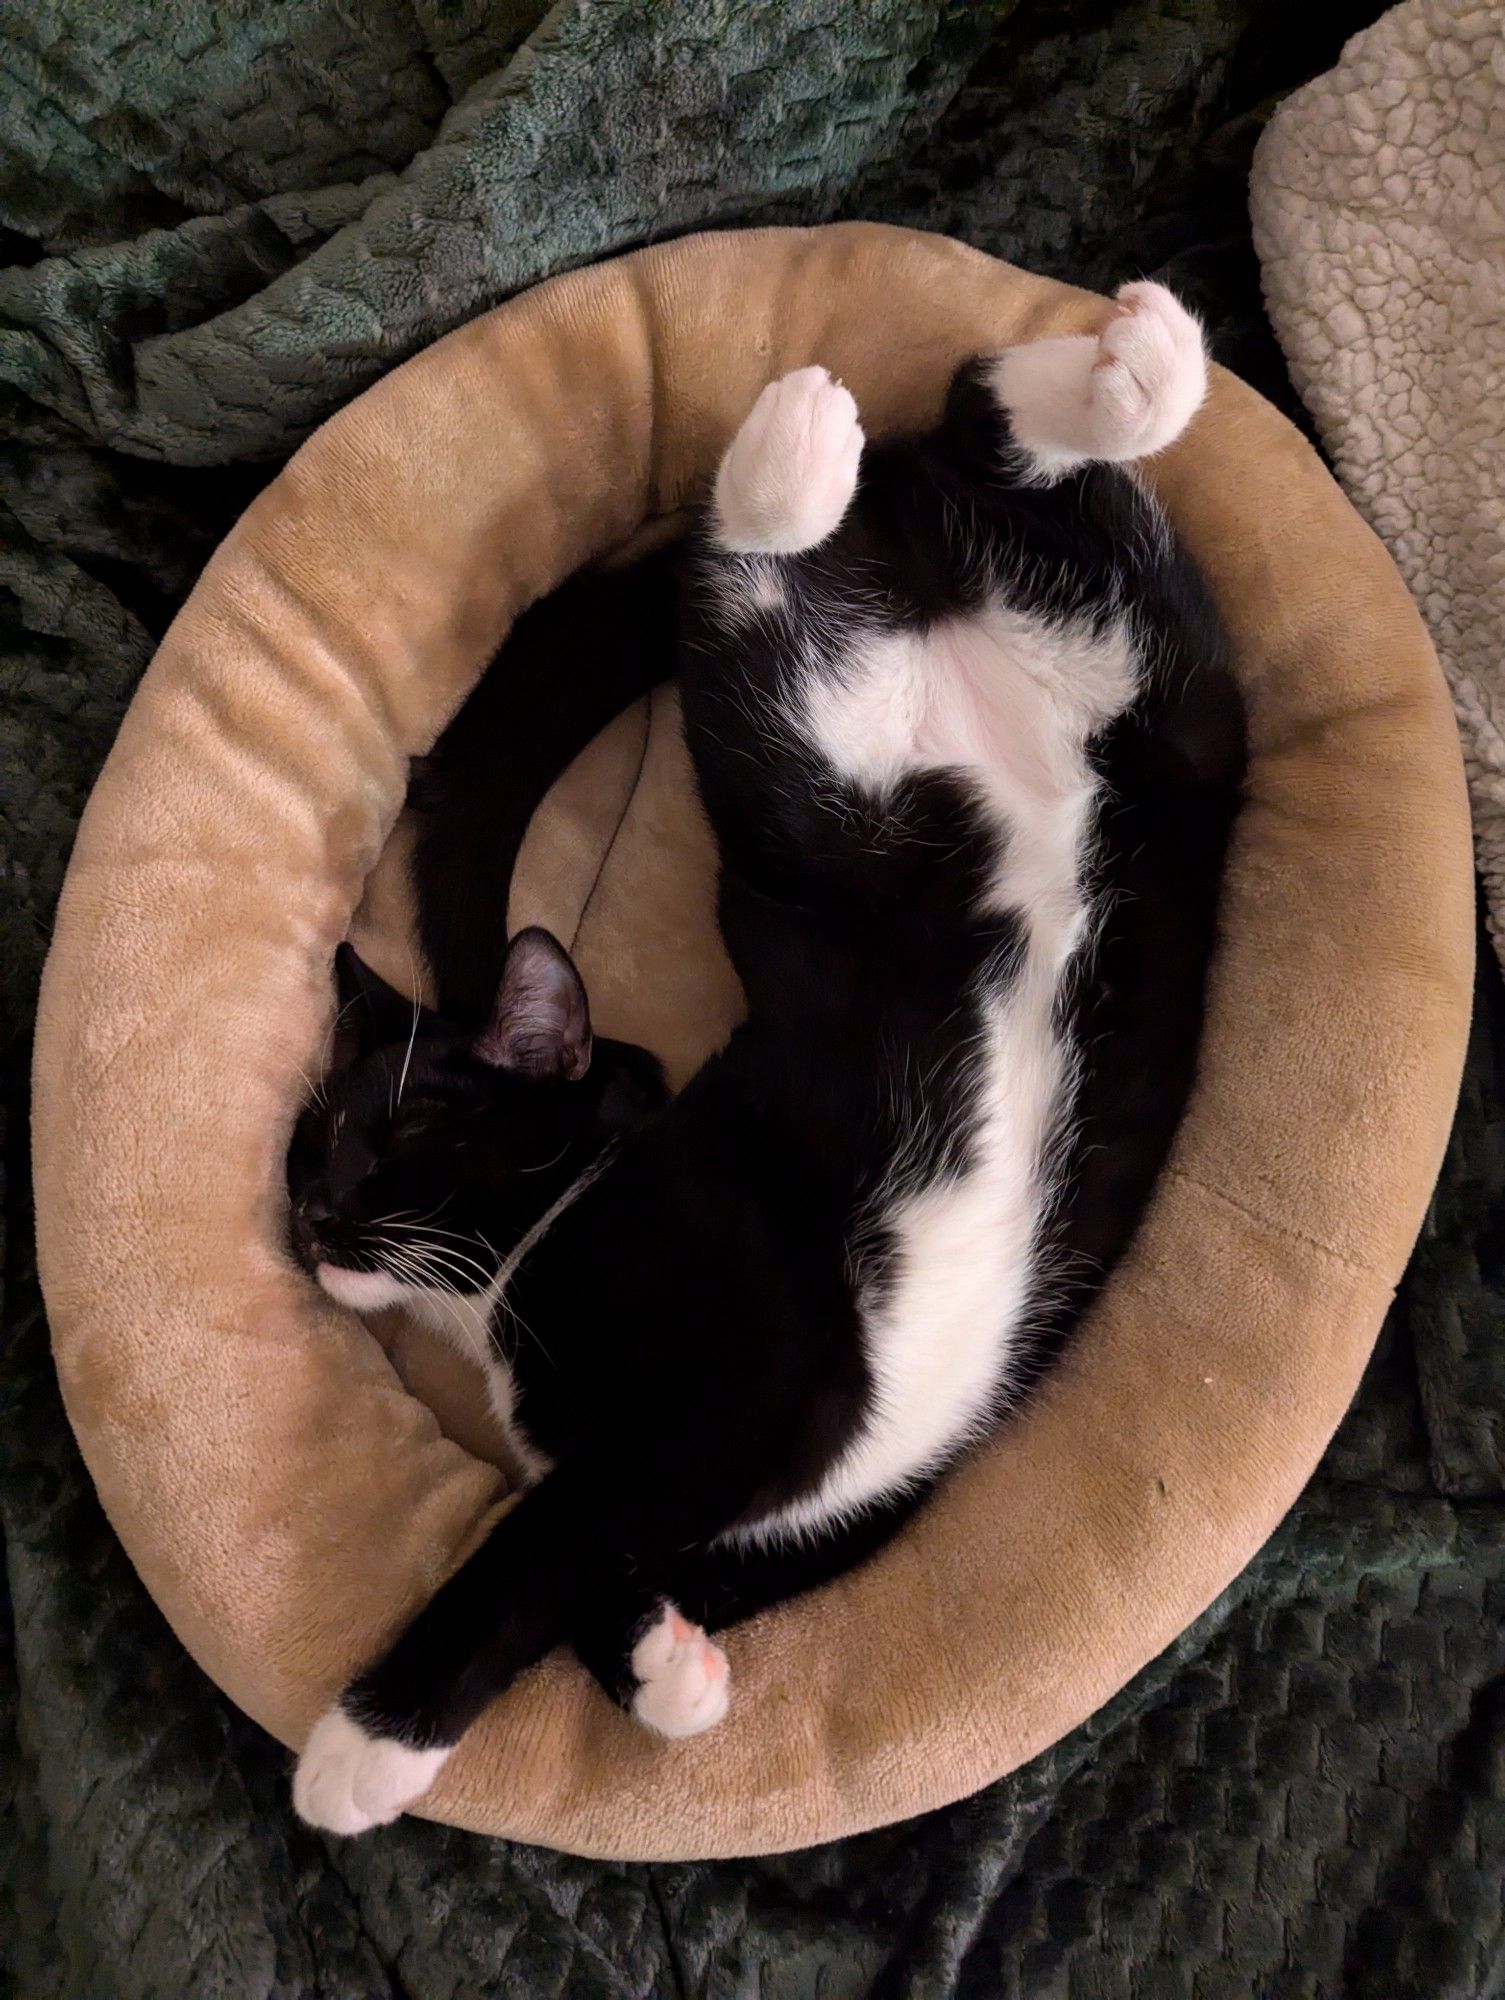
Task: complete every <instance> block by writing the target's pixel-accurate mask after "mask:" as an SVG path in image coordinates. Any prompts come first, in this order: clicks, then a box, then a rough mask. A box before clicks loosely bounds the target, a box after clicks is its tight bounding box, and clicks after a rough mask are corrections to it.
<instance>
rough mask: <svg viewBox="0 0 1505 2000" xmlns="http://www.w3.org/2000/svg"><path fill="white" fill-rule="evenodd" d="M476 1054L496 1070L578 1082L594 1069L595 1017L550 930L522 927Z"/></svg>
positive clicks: (510, 948) (571, 964)
mask: <svg viewBox="0 0 1505 2000" xmlns="http://www.w3.org/2000/svg"><path fill="white" fill-rule="evenodd" d="M475 1052H476V1054H477V1055H478V1056H479V1057H480V1059H481V1061H482V1062H484V1063H489V1064H490V1065H491V1066H492V1068H493V1069H507V1070H512V1071H514V1072H515V1073H516V1074H517V1075H519V1076H530V1077H537V1078H541V1079H543V1078H551V1077H553V1078H558V1079H560V1080H561V1081H563V1082H566V1083H578V1082H579V1081H580V1079H581V1077H583V1076H584V1075H585V1072H586V1071H587V1069H589V1068H590V1059H591V1018H590V1005H589V1002H588V1001H587V1000H586V997H585V987H584V985H583V984H582V983H581V979H580V974H579V973H578V972H577V971H576V970H575V962H574V960H573V959H572V958H571V957H570V955H569V953H568V952H567V951H566V950H565V948H564V946H563V945H562V944H560V943H559V941H558V939H557V938H554V937H551V936H550V935H549V933H548V932H547V931H546V930H540V929H539V928H538V926H537V925H533V926H532V927H530V928H529V929H528V930H525V931H519V932H518V934H517V936H516V937H515V938H514V939H513V940H512V942H511V944H510V945H508V947H507V960H506V964H505V965H504V966H503V968H502V983H501V986H500V988H499V989H498V991H497V996H496V1005H495V1006H494V1007H493V1008H492V1010H491V1019H490V1021H489V1022H488V1023H487V1025H486V1028H485V1029H484V1031H483V1032H482V1034H481V1035H480V1036H479V1037H478V1039H477V1041H476V1044H475Z"/></svg>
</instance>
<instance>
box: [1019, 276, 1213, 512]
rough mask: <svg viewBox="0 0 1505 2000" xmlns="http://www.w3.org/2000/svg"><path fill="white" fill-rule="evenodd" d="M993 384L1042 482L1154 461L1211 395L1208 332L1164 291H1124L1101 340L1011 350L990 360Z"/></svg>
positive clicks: (1090, 337)
mask: <svg viewBox="0 0 1505 2000" xmlns="http://www.w3.org/2000/svg"><path fill="white" fill-rule="evenodd" d="M993 387H994V392H995V394H996V395H997V397H998V400H999V402H1000V403H1001V404H1002V405H1003V407H1004V409H1005V410H1006V411H1007V412H1008V416H1009V423H1010V427H1011V429H1012V431H1013V434H1014V442H1015V444H1016V445H1017V446H1018V448H1019V450H1020V451H1021V452H1022V453H1023V454H1024V457H1025V459H1026V461H1027V462H1028V464H1029V466H1030V469H1031V471H1032V472H1033V473H1034V474H1035V476H1037V477H1038V478H1041V479H1045V480H1051V479H1056V478H1058V477H1059V476H1060V475H1061V474H1062V473H1064V472H1070V471H1071V470H1072V469H1073V468H1074V467H1076V466H1080V465H1087V464H1090V463H1091V462H1092V461H1093V460H1099V461H1102V462H1105V463H1110V464H1117V463H1122V462H1124V461H1126V460H1131V459H1136V458H1149V457H1150V456H1152V455H1153V454H1154V453H1155V452H1157V451H1164V449H1165V447H1166V446H1167V445H1168V444H1173V443H1174V442H1175V440H1176V439H1177V438H1178V437H1179V436H1180V435H1181V433H1182V431H1184V430H1185V429H1186V426H1187V425H1188V424H1189V423H1190V422H1191V420H1192V418H1193V417H1194V416H1195V415H1196V413H1197V410H1198V408H1199V407H1200V405H1201V402H1202V399H1203V397H1204V396H1205V395H1206V394H1207V352H1206V349H1205V348H1204V347H1203V344H1202V329H1201V327H1200V325H1199V324H1198V322H1197V321H1196V320H1195V319H1193V317H1192V315H1191V314H1190V313H1189V312H1188V311H1187V310H1186V308H1185V306H1183V305H1182V304H1181V302H1180V300H1179V299H1178V298H1176V296H1175V295H1174V293H1172V292H1168V291H1167V290H1166V288H1165V286H1164V285H1155V284H1148V283H1145V284H1134V285H1125V286H1124V287H1123V288H1122V290H1121V291H1120V292H1119V294H1118V298H1117V301H1116V302H1115V304H1114V307H1113V312H1112V316H1111V317H1110V319H1109V320H1108V323H1107V325H1106V326H1105V327H1104V328H1103V330H1102V332H1101V333H1100V334H1075V335H1070V336H1067V337H1065V338H1062V339H1058V340H1033V341H1029V342H1027V343H1026V345H1025V346H1023V347H1011V348H1009V349H1007V350H1006V351H1005V352H1004V353H1003V354H1000V355H999V357H998V359H997V361H996V362H995V363H994V367H993Z"/></svg>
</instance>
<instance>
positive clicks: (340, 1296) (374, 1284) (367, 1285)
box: [314, 1264, 407, 1313]
mask: <svg viewBox="0 0 1505 2000" xmlns="http://www.w3.org/2000/svg"><path fill="white" fill-rule="evenodd" d="M314 1282H315V1283H316V1284H317V1285H318V1286H319V1288H320V1290H321V1291H325V1292H328V1294H329V1296H330V1297H331V1298H332V1299H336V1300H338V1302H339V1303H340V1304H341V1305H342V1306H349V1308H350V1310H351V1311H352V1312H363V1313H364V1312H382V1311H384V1310H385V1309H386V1308H387V1307H388V1306H396V1305H401V1304H402V1302H403V1300H404V1299H405V1298H406V1297H407V1289H406V1287H405V1286H403V1285H400V1284H399V1283H398V1281H397V1280H396V1278H394V1277H391V1276H390V1275H389V1274H388V1273H387V1272H386V1271H345V1270H342V1269H341V1268H340V1266H339V1265H338V1264H316V1265H315V1266H314Z"/></svg>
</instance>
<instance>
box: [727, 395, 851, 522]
mask: <svg viewBox="0 0 1505 2000" xmlns="http://www.w3.org/2000/svg"><path fill="white" fill-rule="evenodd" d="M862 445H863V437H862V426H861V424H860V423H859V422H858V418H857V405H856V403H854V402H853V400H852V397H851V394H850V392H849V391H848V390H846V389H844V388H843V387H842V385H841V383H839V382H836V381H833V380H832V378H831V377H830V376H829V375H828V374H827V373H826V371H825V369H824V368H797V369H796V370H795V371H794V373H793V374H792V375H785V376H782V377H781V378H780V379H779V380H778V381H777V382H770V383H769V384H768V386H767V388H766V389H764V390H763V392H762V394H761V395H760V396H759V397H758V400H757V401H756V402H755V403H754V404H753V406H752V409H751V410H750V411H749V412H748V414H747V416H746V418H745V419H744V421H743V424H742V428H741V429H740V430H739V431H738V432H737V435H736V436H735V437H734V438H733V439H732V441H731V443H730V445H729V446H728V447H727V450H726V455H725V457H724V458H723V459H722V461H721V466H720V469H719V471H718V472H717V474H716V489H715V495H714V499H713V504H712V510H711V512H712V528H713V533H714V536H715V539H716V541H717V542H718V543H719V544H720V546H721V547H722V548H723V549H725V550H726V551H728V553H730V554H733V555H752V556H758V555H762V556H789V555H798V554H800V553H801V552H802V551H803V550H805V549H813V548H815V547H816V546H817V545H818V544H819V543H821V542H823V541H825V540H826V538H827V537H828V536H829V535H833V534H834V533H835V532H836V530H837V529H838V528H839V527H840V526H841V522H842V517H843V516H844V515H845V513H846V511H847V508H848V507H849V506H850V505H851V503H852V496H853V494H854V493H855V492H856V491H857V470H858V466H859V464H860V462H861V458H862Z"/></svg>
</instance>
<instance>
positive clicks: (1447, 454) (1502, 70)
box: [1250, 0, 1505, 954]
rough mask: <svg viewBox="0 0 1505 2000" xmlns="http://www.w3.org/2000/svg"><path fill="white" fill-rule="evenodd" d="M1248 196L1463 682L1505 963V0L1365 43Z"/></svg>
mask: <svg viewBox="0 0 1505 2000" xmlns="http://www.w3.org/2000/svg"><path fill="white" fill-rule="evenodd" d="M1250 198H1251V210H1252V214H1253V221H1254V240H1255V245H1256V248H1257V250H1258V252H1259V257H1260V262H1261V264H1262V265H1263V268H1264V288H1265V303H1266V306H1267V307H1268V310H1269V314H1270V319H1271V321H1272V323H1273V325H1274V328H1275V331H1276V334H1277V336H1278V337H1279V340H1280V343H1281V345H1282V347H1283V348H1284V350H1285V354H1286V359H1287V361H1288V362H1289V364H1290V369H1291V376H1292V379H1293V381H1294V382H1295V385H1296V388H1297V390H1298V391H1299V392H1300V394H1301V396H1302V398H1303V399H1304V401H1305V403H1306V405H1307V408H1308V409H1309V410H1310V411H1311V413H1312V418H1313V420H1314V422H1315V423H1316V426H1317V429H1318V432H1319V434H1320V436H1321V439H1322V442H1323V445H1324V446H1325V448H1326V450H1327V452H1328V454H1329V456H1330V457H1331V459H1332V461H1333V465H1334V467H1335V469H1336V471H1337V475H1338V477H1339V479H1340V480H1341V481H1342V483H1343V485H1344V486H1345V487H1346V488H1347V491H1348V494H1349V497H1350V499H1352V501H1353V502H1354V505H1355V506H1356V507H1357V508H1358V509H1359V511H1360V513H1362V514H1363V515H1364V517H1365V518H1366V519H1367V520H1368V521H1369V523H1370V525H1371V526H1372V527H1373V528H1374V529H1375V531H1376V532H1377V533H1378V534H1379V536H1380V537H1381V539H1382V540H1383V541H1384V542H1385V544H1386V545H1387V547H1388V548H1389V550H1390V553H1391V554H1392V555H1393V556H1394V558H1395V561H1396V564H1397V565H1398V567H1399V569H1400V571H1401V574H1402V575H1403V576H1404V577H1405V579H1406V581H1407V583H1408V584H1409V586H1410V588H1411V590H1412V592H1413V593H1414V595H1415V597H1416V599H1417V602H1418V604H1419V605H1420V607H1421V610H1422V614H1423V616H1424V617H1425V619H1426V621H1427V624H1428V626H1429V627H1430V629H1431V633H1432V638H1433V641H1434V643H1435V644H1436V647H1437V651H1438V653H1439V655H1440V657H1441V660H1442V665H1443V669H1444V671H1445V673H1446V674H1447V677H1448V681H1449V683H1450V685H1451V687H1452V691H1453V701H1454V705H1455V707H1456V709H1457V714H1458V724H1459V728H1460V731H1461V732H1462V737H1463V751H1464V758H1465V762H1466V763H1467V766H1468V777H1469V789H1470V793H1471V795H1472V799H1473V810H1474V839H1475V847H1476V852H1477V856H1478V862H1479V867H1480V871H1481V873H1482V875H1483V877H1484V883H1485V888H1486V892H1487V895H1488V899H1489V906H1490V924H1491V929H1492V931H1493V934H1494V940H1495V945H1496V948H1497V950H1500V951H1501V952H1502V954H1505V7H1502V6H1501V5H1500V4H1499V0H1489V3H1488V4H1484V5H1477V6H1476V5H1468V4H1463V0H1403V4H1402V5H1401V6H1398V7H1395V8H1393V9H1392V10H1391V11H1390V12H1389V13H1388V14H1386V15H1384V16H1383V17H1382V18H1381V19H1380V20H1379V21H1377V22H1376V23H1375V24H1374V26H1373V27H1371V28H1368V29H1366V30H1365V31H1364V32H1363V33H1362V34H1359V35H1356V36H1355V37H1354V38H1353V40H1352V41H1351V42H1349V44H1348V45H1347V47H1346V48H1345V49H1344V51H1343V54H1342V57H1341V59H1340V60H1339V62H1338V65H1337V67H1336V68H1335V69H1333V70H1331V71H1329V72H1328V74H1327V75H1326V76H1321V77H1318V78H1317V79H1316V80H1315V82H1313V83H1310V84H1308V85H1307V86H1306V87H1305V89H1303V90H1298V91H1296V92H1295V93H1294V94H1293V95H1292V96H1290V97H1289V98H1287V99H1286V101H1285V103H1284V104H1282V105H1281V106H1280V108H1279V110H1278V111H1277V112H1276V114H1275V116H1274V117H1273V118H1272V120H1271V121H1270V124H1269V127H1268V128H1267V130H1266V131H1265V133H1264V136H1263V138H1262V139H1261V141H1260V144H1259V147H1258V150H1257V152H1256V154H1255V160H1254V171H1253V174H1252V177H1251V183H1250Z"/></svg>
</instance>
